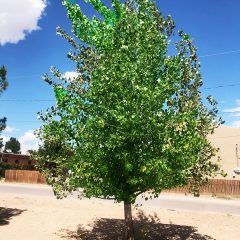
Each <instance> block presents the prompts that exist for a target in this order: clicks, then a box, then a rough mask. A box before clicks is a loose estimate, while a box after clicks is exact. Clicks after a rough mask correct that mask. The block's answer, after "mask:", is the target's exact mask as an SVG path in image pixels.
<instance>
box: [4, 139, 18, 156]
mask: <svg viewBox="0 0 240 240" xmlns="http://www.w3.org/2000/svg"><path fill="white" fill-rule="evenodd" d="M20 150H21V145H20V142H19V141H18V140H17V139H16V138H14V137H11V138H10V139H9V140H8V141H7V142H6V144H5V148H4V152H11V153H20Z"/></svg>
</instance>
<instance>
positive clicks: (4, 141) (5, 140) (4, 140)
mask: <svg viewBox="0 0 240 240" xmlns="http://www.w3.org/2000/svg"><path fill="white" fill-rule="evenodd" d="M0 138H2V139H3V143H4V144H5V143H6V142H7V141H8V140H9V137H6V136H3V135H1V136H0Z"/></svg>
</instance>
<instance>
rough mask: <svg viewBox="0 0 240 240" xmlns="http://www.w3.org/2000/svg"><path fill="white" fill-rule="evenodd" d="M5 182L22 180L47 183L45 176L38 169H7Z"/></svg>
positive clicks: (23, 181)
mask: <svg viewBox="0 0 240 240" xmlns="http://www.w3.org/2000/svg"><path fill="white" fill-rule="evenodd" d="M5 182H21V183H37V184H38V183H41V184H45V183H46V181H45V177H44V175H43V174H41V173H39V172H38V171H28V170H6V171H5Z"/></svg>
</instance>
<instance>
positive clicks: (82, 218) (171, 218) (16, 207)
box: [0, 194, 240, 240]
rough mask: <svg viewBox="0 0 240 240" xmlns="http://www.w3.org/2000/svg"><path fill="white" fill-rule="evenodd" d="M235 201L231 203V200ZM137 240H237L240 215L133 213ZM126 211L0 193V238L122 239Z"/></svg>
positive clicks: (89, 203)
mask: <svg viewBox="0 0 240 240" xmlns="http://www.w3.org/2000/svg"><path fill="white" fill-rule="evenodd" d="M230 201H231V200H230ZM134 218H135V219H134V225H135V232H136V240H142V239H146V240H150V239H151V240H158V239H184V240H187V239H188V240H189V239H198V240H211V239H217V240H229V239H231V240H238V239H239V236H240V228H239V223H240V216H234V215H229V214H216V213H201V212H194V213H193V212H184V211H175V210H173V209H171V210H170V209H161V208H160V207H146V206H145V207H141V208H139V209H137V210H136V209H135V210H134ZM122 236H123V206H122V205H121V204H113V203H110V202H109V203H108V202H97V201H94V200H86V199H84V200H78V199H64V200H56V199H54V198H52V197H39V196H38V197H36V196H23V195H22V196H16V195H14V194H0V239H4V240H15V239H24V240H30V239H31V240H35V239H36V240H37V239H41V240H42V239H44V240H55V239H83V240H95V239H103V240H115V239H116V240H120V239H123V237H122Z"/></svg>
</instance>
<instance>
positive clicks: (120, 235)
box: [59, 211, 214, 240]
mask: <svg viewBox="0 0 240 240" xmlns="http://www.w3.org/2000/svg"><path fill="white" fill-rule="evenodd" d="M60 232H61V233H60V234H59V235H60V236H61V238H65V239H77V240H124V220H122V219H108V218H101V219H97V220H95V221H94V222H93V223H92V224H90V225H88V226H87V227H84V226H82V225H79V226H78V229H77V231H75V232H74V231H70V230H68V229H62V230H60ZM134 232H135V239H136V240H160V239H162V240H170V239H171V240H214V238H212V237H210V236H207V235H201V234H200V233H198V232H197V229H196V228H194V227H192V226H185V225H175V224H162V223H160V219H159V218H158V216H157V215H156V214H154V215H149V216H146V215H145V214H144V212H143V211H139V212H138V214H137V217H136V218H135V219H134Z"/></svg>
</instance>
